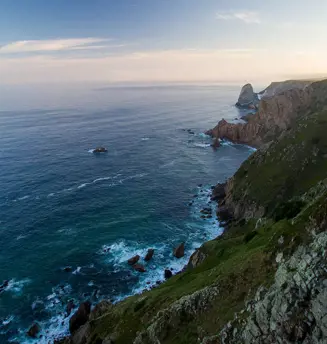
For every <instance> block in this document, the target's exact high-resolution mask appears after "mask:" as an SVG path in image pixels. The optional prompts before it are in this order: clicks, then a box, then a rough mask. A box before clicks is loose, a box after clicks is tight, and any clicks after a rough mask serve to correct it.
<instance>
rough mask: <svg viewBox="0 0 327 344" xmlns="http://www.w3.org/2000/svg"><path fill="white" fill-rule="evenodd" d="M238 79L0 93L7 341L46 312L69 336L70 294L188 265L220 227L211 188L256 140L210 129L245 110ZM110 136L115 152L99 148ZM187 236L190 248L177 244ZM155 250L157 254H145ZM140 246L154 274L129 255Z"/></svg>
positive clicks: (50, 330) (121, 289) (0, 265)
mask: <svg viewBox="0 0 327 344" xmlns="http://www.w3.org/2000/svg"><path fill="white" fill-rule="evenodd" d="M239 91H240V87H236V86H218V85H207V86H203V85H179V86H176V85H175V86H156V87H150V86H149V87H145V86H144V87H136V86H135V87H132V86H131V87H102V88H100V87H90V88H88V87H84V88H82V89H81V88H77V89H76V90H74V89H73V88H71V89H69V90H68V91H67V90H65V91H64V90H62V89H60V88H58V89H56V90H55V91H51V90H47V89H44V90H38V91H37V92H36V91H35V90H33V88H32V89H28V90H26V91H20V92H18V91H17V90H16V92H13V90H12V89H11V88H7V89H4V90H3V92H1V95H0V190H1V194H0V234H1V235H0V285H1V284H2V281H5V280H8V281H9V284H8V286H7V287H5V288H3V290H2V292H1V291H0V343H8V342H16V343H17V342H18V343H30V342H33V340H32V339H30V338H28V337H27V336H26V331H27V330H28V328H29V327H30V326H31V325H32V324H33V323H34V322H38V323H39V324H40V325H41V328H42V338H40V339H38V340H36V341H35V340H34V342H35V343H40V344H43V343H44V344H45V343H49V342H50V343H52V342H53V339H54V338H56V337H57V336H60V335H64V334H67V331H68V322H69V317H66V316H65V309H66V305H67V303H68V302H69V301H70V300H73V301H74V304H75V305H78V303H79V302H81V301H84V300H86V299H89V300H91V301H92V303H93V304H95V303H97V302H99V300H101V299H103V298H106V299H109V300H112V301H113V302H117V301H119V300H121V299H122V298H124V297H126V296H128V295H132V294H135V293H139V292H141V291H142V290H144V289H149V288H151V287H152V286H154V285H156V283H157V282H158V283H159V281H163V280H164V270H165V269H166V268H169V269H172V271H173V273H176V272H178V271H179V270H181V269H182V268H183V266H184V265H185V264H187V261H188V258H189V256H190V255H191V254H192V252H193V251H194V250H195V249H196V248H197V247H199V246H200V245H201V244H202V243H203V242H205V241H207V240H209V239H213V238H215V237H217V236H218V235H220V234H221V233H222V230H223V229H222V227H221V226H220V225H219V223H218V222H217V220H216V219H215V217H213V218H212V219H202V218H201V213H200V210H201V209H202V208H203V207H208V206H210V207H212V209H213V210H214V209H215V206H216V205H215V204H212V203H209V201H210V191H211V186H212V185H215V184H216V183H217V182H224V181H225V180H226V179H227V178H228V177H230V176H231V175H232V174H233V173H234V172H235V171H236V170H237V168H238V167H239V166H240V164H241V163H242V162H243V161H244V160H245V159H246V158H247V157H248V156H249V155H250V154H251V153H252V152H253V149H251V148H249V147H246V146H242V145H234V144H231V143H229V142H223V143H222V146H221V147H220V148H218V149H217V150H214V149H213V148H212V147H211V146H210V143H211V138H209V137H207V136H206V135H205V134H204V132H205V130H206V129H210V128H212V127H213V126H214V125H215V124H216V123H217V122H218V121H219V120H220V119H222V118H225V119H228V120H234V119H239V118H240V116H241V115H242V114H243V113H241V112H240V111H239V110H237V109H236V108H235V107H234V103H235V101H236V100H237V97H238V94H239ZM97 146H104V147H106V148H107V149H108V152H107V153H103V154H93V153H92V149H94V148H95V147H97ZM180 242H185V248H186V254H185V256H184V257H183V258H181V259H177V258H174V257H173V254H172V249H173V247H174V246H176V245H178V244H179V243H180ZM149 248H153V249H155V253H154V257H153V259H152V260H151V261H149V262H148V263H144V262H143V260H142V258H143V257H144V256H145V254H146V252H147V250H148V249H149ZM136 254H139V255H140V256H141V257H142V258H141V260H140V262H141V263H142V264H144V265H145V268H146V270H147V271H146V272H145V273H139V272H135V271H133V269H132V268H131V267H130V266H129V265H128V264H127V260H128V259H129V258H131V257H132V256H135V255H136Z"/></svg>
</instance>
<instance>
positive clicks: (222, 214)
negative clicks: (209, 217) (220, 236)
mask: <svg viewBox="0 0 327 344" xmlns="http://www.w3.org/2000/svg"><path fill="white" fill-rule="evenodd" d="M217 216H218V219H219V220H220V221H222V222H228V221H230V220H232V214H231V213H230V211H229V209H228V208H227V207H226V206H222V207H219V208H218V210H217Z"/></svg>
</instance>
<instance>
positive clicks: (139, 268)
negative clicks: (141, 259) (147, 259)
mask: <svg viewBox="0 0 327 344" xmlns="http://www.w3.org/2000/svg"><path fill="white" fill-rule="evenodd" d="M133 269H134V270H135V271H137V272H142V273H143V272H146V270H145V267H144V266H143V265H142V264H135V265H133Z"/></svg>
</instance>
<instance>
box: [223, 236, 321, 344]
mask: <svg viewBox="0 0 327 344" xmlns="http://www.w3.org/2000/svg"><path fill="white" fill-rule="evenodd" d="M326 248H327V233H325V232H324V233H321V234H318V235H317V236H316V237H315V238H314V241H313V243H312V244H310V245H309V246H307V247H305V246H300V247H299V248H298V249H297V250H296V252H295V253H294V254H293V255H292V256H291V257H290V258H289V259H287V260H285V259H284V258H283V253H281V252H280V253H278V254H277V256H276V263H277V264H278V265H279V267H278V269H277V272H276V274H275V282H274V284H273V285H272V286H271V287H270V288H268V289H266V288H264V287H260V288H259V289H258V291H257V293H256V296H255V298H254V299H253V300H251V301H249V302H247V305H246V308H245V309H244V310H242V311H241V312H239V313H237V314H236V315H235V319H234V321H232V322H230V323H228V324H227V325H226V326H225V327H224V329H223V330H222V331H221V334H220V340H221V343H222V344H241V343H244V344H256V343H258V344H260V343H267V344H275V343H285V344H291V343H303V344H311V343H316V344H323V343H326V342H327V322H326V319H327V288H326V287H327V279H326V272H325V269H326V268H325V267H326V263H327V251H326Z"/></svg>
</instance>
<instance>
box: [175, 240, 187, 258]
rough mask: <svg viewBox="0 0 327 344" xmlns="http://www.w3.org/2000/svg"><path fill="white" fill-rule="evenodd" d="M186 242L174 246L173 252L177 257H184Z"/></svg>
mask: <svg viewBox="0 0 327 344" xmlns="http://www.w3.org/2000/svg"><path fill="white" fill-rule="evenodd" d="M184 251H185V244H184V243H183V242H182V243H181V244H179V245H178V246H177V247H175V248H174V250H173V254H174V256H175V257H176V258H182V257H184Z"/></svg>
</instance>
